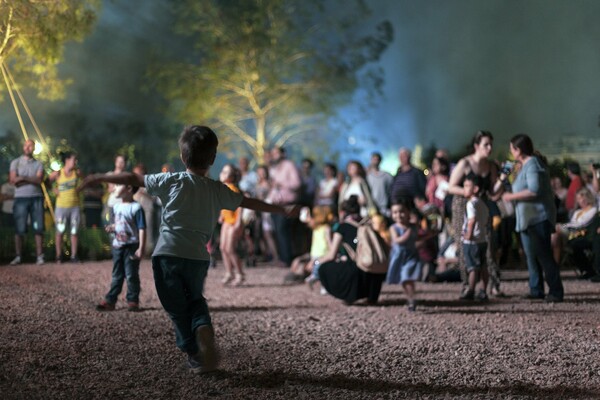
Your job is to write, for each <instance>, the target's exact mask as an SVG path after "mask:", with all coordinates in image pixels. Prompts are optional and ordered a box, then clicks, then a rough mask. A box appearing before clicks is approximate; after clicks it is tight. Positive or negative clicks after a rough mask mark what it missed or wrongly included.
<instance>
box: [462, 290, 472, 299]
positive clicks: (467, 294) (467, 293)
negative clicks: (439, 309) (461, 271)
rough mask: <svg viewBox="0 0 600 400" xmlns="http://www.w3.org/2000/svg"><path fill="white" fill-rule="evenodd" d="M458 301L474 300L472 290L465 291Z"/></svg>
mask: <svg viewBox="0 0 600 400" xmlns="http://www.w3.org/2000/svg"><path fill="white" fill-rule="evenodd" d="M459 299H460V300H473V299H475V292H473V291H472V290H465V291H464V292H463V293H462V294H461V295H460V297H459Z"/></svg>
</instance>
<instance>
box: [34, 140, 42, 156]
mask: <svg viewBox="0 0 600 400" xmlns="http://www.w3.org/2000/svg"><path fill="white" fill-rule="evenodd" d="M42 150H44V147H43V146H42V144H41V143H40V142H38V141H36V142H35V148H34V149H33V155H34V156H37V155H39V154H40V153H41V152H42Z"/></svg>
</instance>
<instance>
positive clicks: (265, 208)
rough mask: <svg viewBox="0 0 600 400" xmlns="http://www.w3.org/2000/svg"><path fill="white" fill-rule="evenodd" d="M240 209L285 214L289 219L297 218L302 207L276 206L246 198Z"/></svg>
mask: <svg viewBox="0 0 600 400" xmlns="http://www.w3.org/2000/svg"><path fill="white" fill-rule="evenodd" d="M240 207H243V208H249V209H251V210H255V211H262V212H268V213H277V214H285V215H286V216H288V217H296V216H298V214H300V208H301V207H300V206H287V207H282V206H278V205H275V204H269V203H265V202H264V201H262V200H258V199H255V198H253V197H246V196H244V198H243V199H242V202H241V203H240Z"/></svg>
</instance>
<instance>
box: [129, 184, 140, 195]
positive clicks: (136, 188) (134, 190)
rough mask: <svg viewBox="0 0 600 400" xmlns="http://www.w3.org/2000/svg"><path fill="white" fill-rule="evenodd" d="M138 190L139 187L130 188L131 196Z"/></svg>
mask: <svg viewBox="0 0 600 400" xmlns="http://www.w3.org/2000/svg"><path fill="white" fill-rule="evenodd" d="M139 189H140V187H139V186H132V187H131V194H136V193H137V191H138V190H139Z"/></svg>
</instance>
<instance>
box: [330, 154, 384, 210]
mask: <svg viewBox="0 0 600 400" xmlns="http://www.w3.org/2000/svg"><path fill="white" fill-rule="evenodd" d="M346 173H347V174H348V177H347V178H346V181H345V182H344V183H343V184H342V187H341V188H340V197H339V199H338V206H340V207H341V204H342V202H343V201H344V200H348V199H349V198H350V196H352V195H355V196H356V197H358V204H359V205H360V216H361V217H363V218H364V217H366V216H367V215H369V211H371V210H376V208H375V203H374V202H373V198H372V197H371V190H370V189H369V185H368V184H367V181H366V179H365V177H366V173H365V169H364V168H363V166H362V164H361V163H360V162H358V161H355V160H352V161H349V162H348V165H347V166H346Z"/></svg>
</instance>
